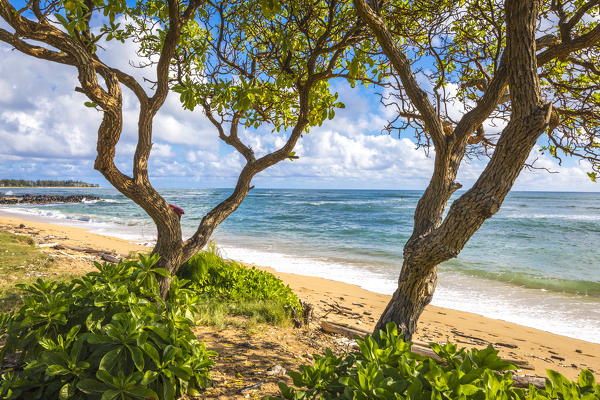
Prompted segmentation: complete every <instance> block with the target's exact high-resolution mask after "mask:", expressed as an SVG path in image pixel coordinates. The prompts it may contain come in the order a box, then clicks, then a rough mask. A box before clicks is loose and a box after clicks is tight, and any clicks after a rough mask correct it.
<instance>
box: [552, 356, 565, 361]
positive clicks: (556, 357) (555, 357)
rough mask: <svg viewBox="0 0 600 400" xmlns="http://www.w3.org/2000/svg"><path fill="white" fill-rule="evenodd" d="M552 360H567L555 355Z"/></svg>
mask: <svg viewBox="0 0 600 400" xmlns="http://www.w3.org/2000/svg"><path fill="white" fill-rule="evenodd" d="M550 358H553V359H555V360H558V361H565V359H564V358H563V357H559V356H555V355H551V356H550Z"/></svg>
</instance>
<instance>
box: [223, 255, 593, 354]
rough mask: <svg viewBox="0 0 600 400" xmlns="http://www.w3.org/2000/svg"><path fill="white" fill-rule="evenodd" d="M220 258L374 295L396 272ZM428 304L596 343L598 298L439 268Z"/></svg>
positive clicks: (280, 259) (308, 261) (276, 258)
mask: <svg viewBox="0 0 600 400" xmlns="http://www.w3.org/2000/svg"><path fill="white" fill-rule="evenodd" d="M219 248H220V249H221V250H222V253H223V255H224V256H225V257H227V258H230V259H234V260H238V261H242V262H247V263H251V264H256V265H261V266H265V267H270V268H273V269H275V270H276V271H280V272H289V273H295V274H300V275H306V276H315V277H320V278H326V279H331V280H335V281H339V282H345V283H350V284H354V285H357V286H359V287H361V288H363V289H366V290H370V291H372V292H376V293H382V294H388V295H389V294H392V293H393V292H394V290H395V289H396V279H397V273H398V272H399V271H385V272H384V271H381V270H377V268H375V267H373V268H368V267H367V266H364V267H360V268H358V267H357V266H354V265H349V264H344V263H335V262H330V261H327V260H319V259H314V258H309V257H301V256H292V255H288V254H282V253H278V252H272V251H261V250H256V249H246V248H238V247H232V246H219ZM432 304H433V305H436V306H440V307H445V308H450V309H454V310H460V311H467V312H471V313H474V314H479V315H482V316H485V317H488V318H494V319H500V320H504V321H508V322H513V323H516V324H519V325H523V326H528V327H532V328H536V329H542V330H545V331H547V332H551V333H555V334H559V335H564V336H569V337H573V338H577V339H581V340H586V341H589V342H593V343H600V338H599V337H598V332H599V329H600V326H599V321H600V307H598V302H597V301H594V300H589V299H585V298H582V297H579V296H564V295H560V294H555V293H548V292H542V291H541V290H535V289H526V288H521V287H516V286H510V285H506V284H503V283H501V282H496V281H492V280H486V279H481V278H475V277H469V276H467V275H463V274H460V273H453V272H445V271H443V270H442V271H440V275H439V279H438V287H437V289H436V292H435V295H434V298H433V301H432Z"/></svg>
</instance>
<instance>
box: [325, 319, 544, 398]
mask: <svg viewBox="0 0 600 400" xmlns="http://www.w3.org/2000/svg"><path fill="white" fill-rule="evenodd" d="M321 329H322V330H323V331H325V332H328V333H335V334H339V335H343V336H346V337H349V338H354V337H355V336H359V337H364V336H366V335H370V334H371V333H372V332H369V331H367V330H365V329H362V328H358V327H355V326H350V325H346V324H341V323H338V322H332V321H326V320H322V321H321ZM459 336H467V335H464V334H463V335H459ZM477 339H478V338H476V340H477ZM479 340H481V341H483V340H482V339H479ZM412 343H413V345H412V347H411V351H412V352H413V353H416V354H419V355H422V356H426V357H431V358H434V359H436V360H439V359H440V357H439V356H438V355H437V354H436V353H435V352H434V351H433V350H431V348H430V347H429V343H426V342H423V341H421V340H413V341H412ZM503 360H504V361H506V362H509V363H511V364H514V365H516V366H517V367H519V368H520V369H527V370H533V369H534V368H533V366H532V365H531V364H529V363H528V362H527V361H524V360H517V359H512V358H505V359H503ZM513 380H514V382H515V386H517V387H528V386H529V384H530V383H531V384H532V385H534V386H535V387H537V388H543V387H544V385H545V384H546V383H545V382H546V381H545V379H544V378H542V377H540V376H534V375H516V374H514V375H513Z"/></svg>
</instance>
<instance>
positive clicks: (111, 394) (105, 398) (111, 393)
mask: <svg viewBox="0 0 600 400" xmlns="http://www.w3.org/2000/svg"><path fill="white" fill-rule="evenodd" d="M120 394H121V392H120V391H118V390H107V391H106V392H104V393H102V397H101V398H100V400H114V399H116V398H117V397H119V395H120Z"/></svg>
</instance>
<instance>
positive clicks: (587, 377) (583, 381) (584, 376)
mask: <svg viewBox="0 0 600 400" xmlns="http://www.w3.org/2000/svg"><path fill="white" fill-rule="evenodd" d="M577 383H578V384H579V386H581V387H588V386H594V385H595V384H596V378H595V377H594V374H592V373H591V372H590V370H588V369H584V370H582V371H581V372H580V373H579V377H578V378H577Z"/></svg>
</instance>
